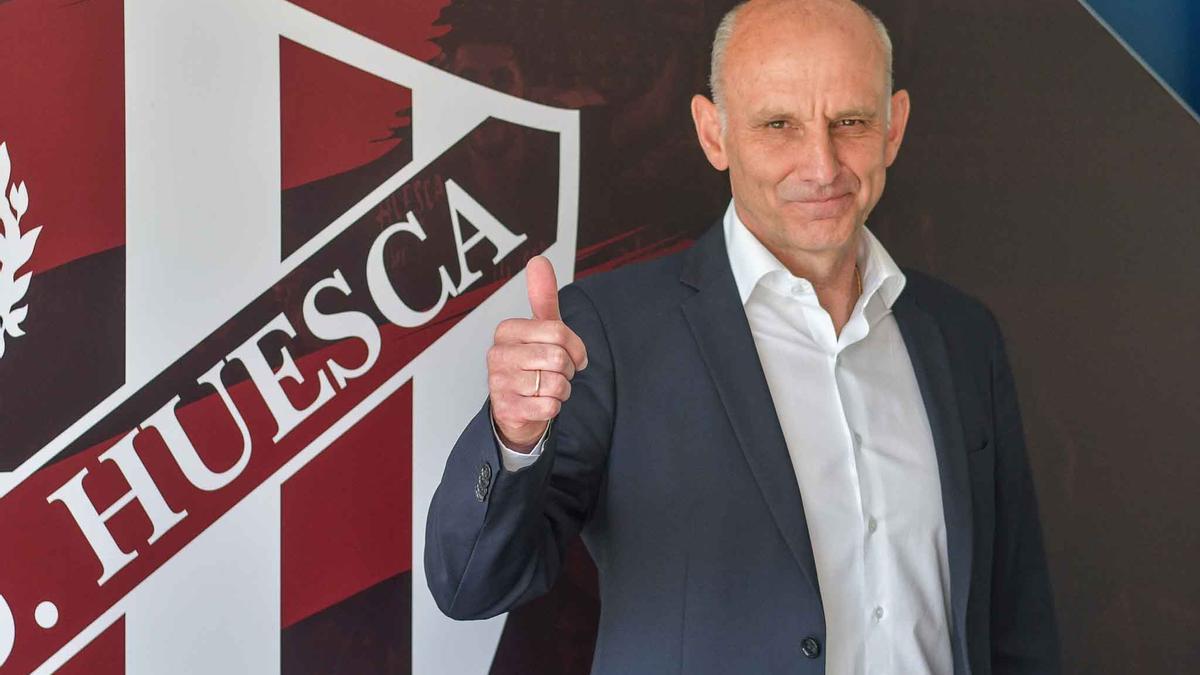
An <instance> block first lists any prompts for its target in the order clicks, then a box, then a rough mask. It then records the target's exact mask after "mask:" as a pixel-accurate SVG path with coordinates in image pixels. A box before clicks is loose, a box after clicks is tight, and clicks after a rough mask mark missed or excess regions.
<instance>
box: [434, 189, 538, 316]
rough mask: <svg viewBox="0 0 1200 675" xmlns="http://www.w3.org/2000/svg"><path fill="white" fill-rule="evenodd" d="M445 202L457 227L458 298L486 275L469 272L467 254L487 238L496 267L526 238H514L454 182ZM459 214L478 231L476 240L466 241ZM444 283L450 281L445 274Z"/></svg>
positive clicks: (447, 190) (455, 229) (452, 222)
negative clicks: (491, 244) (491, 247)
mask: <svg viewBox="0 0 1200 675" xmlns="http://www.w3.org/2000/svg"><path fill="white" fill-rule="evenodd" d="M446 201H447V202H449V203H450V222H451V224H453V225H454V243H455V244H456V245H457V248H458V272H459V276H458V278H459V282H458V288H457V289H455V291H454V294H455V295H458V294H459V293H462V292H463V291H465V290H467V287H468V286H470V285H471V284H473V283H475V281H477V280H478V279H479V277H481V276H483V274H481V273H479V272H473V271H471V270H470V269H468V268H467V251H469V250H471V249H472V248H474V247H475V245H476V244H478V243H479V242H480V241H481V240H482V239H484V238H485V237H486V238H487V239H490V240H491V242H492V243H493V244H495V246H496V255H494V256H492V264H493V265H495V264H497V263H499V262H500V261H501V260H503V259H504V256H506V255H508V254H509V253H512V251H513V249H514V248H516V247H518V246H520V245H521V242H523V241H525V239H526V237H525V235H523V234H513V233H512V232H511V231H510V230H509V229H508V228H507V227H504V225H503V224H501V223H500V221H499V220H497V219H496V216H493V215H492V214H490V213H488V211H487V209H485V208H483V206H482V205H480V203H479V202H477V201H475V198H474V197H472V196H471V195H469V194H467V191H466V190H464V189H462V188H461V187H459V186H458V183H455V182H454V181H453V180H447V181H446ZM459 214H461V215H464V216H466V217H467V220H469V221H471V224H472V225H474V226H475V229H476V230H477V232H475V236H473V237H471V238H470V239H468V240H467V241H463V236H462V224H461V223H460V222H459ZM442 270H445V268H442ZM442 279H443V281H449V280H450V279H449V276H448V275H445V274H444V273H443V276H442Z"/></svg>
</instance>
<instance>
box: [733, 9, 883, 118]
mask: <svg viewBox="0 0 1200 675" xmlns="http://www.w3.org/2000/svg"><path fill="white" fill-rule="evenodd" d="M722 51H723V54H721V58H720V61H721V63H720V64H717V63H714V66H718V67H719V70H720V72H719V73H714V75H716V76H717V77H719V79H720V85H722V86H721V87H720V89H723V90H727V91H736V90H737V89H738V87H739V84H743V83H747V82H748V81H750V80H753V79H756V78H759V77H762V76H770V75H771V73H770V72H765V71H767V70H768V69H770V68H772V67H773V64H774V65H775V66H776V67H777V65H778V64H779V63H780V61H779V60H777V59H774V58H772V57H774V56H777V55H779V54H780V53H785V52H787V53H793V54H794V53H804V54H807V55H808V57H809V58H807V59H800V61H801V62H804V61H809V62H813V63H815V62H817V61H820V60H822V59H832V58H844V59H846V61H847V62H849V63H857V64H859V65H860V66H861V67H862V68H863V69H864V70H865V71H868V76H869V77H872V78H875V77H876V76H877V79H878V82H879V87H880V88H881V89H883V90H884V91H883V92H882V93H883V94H884V95H887V94H890V93H891V92H890V91H886V89H887V88H888V87H887V84H886V83H887V81H888V79H889V78H888V69H889V64H888V63H887V55H886V53H885V47H884V45H883V43H882V39H881V37H880V35H879V29H877V27H876V25H875V23H874V21H873V19H872V18H871V17H870V16H869V15H868V14H867V13H866V12H865V11H863V9H862V8H861V7H859V6H858V5H857V4H855V3H854V2H851V1H849V0H754V1H752V2H748V3H746V4H745V5H743V6H741V7H740V8H738V9H737V10H736V17H735V20H734V23H733V30H732V32H731V33H730V34H729V36H728V41H727V42H726V44H725V45H723V50H722ZM714 93H715V94H717V95H718V98H725V97H724V96H721V95H720V93H718V92H714ZM721 103H724V101H720V100H719V101H718V104H721Z"/></svg>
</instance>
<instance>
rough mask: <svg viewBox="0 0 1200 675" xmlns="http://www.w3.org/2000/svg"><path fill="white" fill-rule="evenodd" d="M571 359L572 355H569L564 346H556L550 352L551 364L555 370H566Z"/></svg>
mask: <svg viewBox="0 0 1200 675" xmlns="http://www.w3.org/2000/svg"><path fill="white" fill-rule="evenodd" d="M570 361H571V357H570V356H568V355H567V352H566V350H564V349H563V348H562V347H556V348H554V350H553V351H552V352H551V353H550V364H551V365H552V366H554V369H555V370H559V371H565V370H566V369H567V365H568V364H569V363H570Z"/></svg>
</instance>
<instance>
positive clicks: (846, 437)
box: [497, 203, 953, 675]
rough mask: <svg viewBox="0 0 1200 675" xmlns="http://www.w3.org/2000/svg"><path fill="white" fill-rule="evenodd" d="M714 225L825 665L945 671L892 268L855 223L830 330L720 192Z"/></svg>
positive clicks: (941, 590)
mask: <svg viewBox="0 0 1200 675" xmlns="http://www.w3.org/2000/svg"><path fill="white" fill-rule="evenodd" d="M724 229H725V241H726V245H727V249H728V253H729V264H730V266H731V267H732V270H733V277H734V280H735V282H736V283H737V290H738V293H739V295H740V296H741V299H742V303H743V305H744V306H745V309H746V318H747V319H748V321H749V324H750V330H751V333H752V334H753V336H754V344H755V346H756V347H757V349H758V356H759V360H760V362H761V363H762V368H763V372H764V374H765V375H766V380H767V385H768V387H769V389H770V391H771V397H772V399H773V401H774V404H775V410H776V412H777V413H778V416H779V424H780V426H781V428H782V430H783V436H784V440H785V442H786V443H787V447H788V453H789V454H790V455H791V459H792V467H793V469H794V470H795V472H796V482H797V484H798V485H799V488H800V495H801V499H802V502H803V504H804V514H805V519H806V521H807V524H808V532H809V537H810V538H811V540H812V545H813V559H814V561H815V562H816V566H817V578H818V582H819V585H820V589H821V601H822V603H823V605H824V608H825V626H826V635H825V641H824V642H825V655H826V659H827V661H826V672H827V673H830V675H875V674H876V673H880V674H883V673H891V674H895V675H923V674H931V675H943V674H949V673H951V672H953V662H952V660H951V653H950V632H949V627H948V623H947V617H948V616H949V598H950V575H949V568H948V562H947V557H946V527H945V521H944V518H943V512H942V492H941V483H940V480H939V478H938V464H937V456H936V454H935V452H934V447H933V435H932V432H931V430H930V427H929V421H928V418H927V416H926V413H925V406H924V403H923V401H922V399H921V394H920V390H919V389H918V387H917V381H916V375H915V374H914V372H913V368H912V363H911V362H910V361H909V357H908V352H907V350H906V349H905V346H904V341H903V339H902V337H901V335H900V328H899V326H898V325H897V323H896V320H895V317H893V316H892V312H891V306H892V303H894V302H895V301H896V298H897V297H898V296H899V295H900V292H901V290H903V288H904V281H905V280H904V274H903V273H902V272H901V271H900V268H899V267H897V266H896V264H895V262H893V261H892V258H891V256H889V255H888V253H887V251H885V250H884V248H883V246H882V245H881V244H880V243H879V241H878V240H877V239H875V237H874V235H872V234H871V232H870V231H869V230H867V228H866V227H863V228H862V229H861V232H860V233H861V236H860V238H859V239H860V245H859V251H858V265H859V270H860V271H861V274H862V291H863V292H862V295H861V297H860V298H859V299H858V302H857V304H856V305H855V307H854V310H853V312H852V313H851V315H850V319H849V321H847V323H846V325H845V326H844V327H843V328H842V332H841V334H840V335H838V334H837V333H836V331H835V330H834V326H833V320H832V319H831V318H830V316H829V313H828V312H826V311H825V309H824V308H822V307H821V305H820V303H819V302H818V300H817V295H816V293H815V292H814V291H813V287H812V284H810V283H809V282H808V281H807V280H805V279H802V278H799V277H796V276H793V275H792V274H791V273H790V272H789V271H788V270H787V269H786V268H785V267H784V266H783V264H782V263H780V262H779V260H778V259H777V258H776V257H775V256H774V255H773V254H771V252H770V251H768V250H767V249H766V247H764V246H763V245H762V243H761V242H759V240H758V239H757V238H756V237H755V236H754V235H753V234H752V233H751V232H750V231H749V230H748V229H746V226H745V225H744V224H743V223H742V222H741V219H740V218H739V217H738V215H737V212H736V211H735V209H734V208H733V204H732V203H730V205H729V208H728V210H727V211H726V213H725V220H724ZM498 438H499V437H498V436H497V439H498ZM543 441H544V437H543ZM541 450H542V443H541V442H539V444H538V445H537V447H535V448H534V450H533V451H532V452H531V453H529V454H525V453H520V452H515V451H513V450H510V449H508V448H506V447H504V446H503V443H501V453H502V461H503V464H504V467H505V469H507V470H509V471H516V470H520V469H522V468H524V467H527V466H529V465H530V464H532V463H533V462H535V461H536V460H537V458H538V456H539V455H540V454H541Z"/></svg>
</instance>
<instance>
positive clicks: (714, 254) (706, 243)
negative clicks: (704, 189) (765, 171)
mask: <svg viewBox="0 0 1200 675" xmlns="http://www.w3.org/2000/svg"><path fill="white" fill-rule="evenodd" d="M681 280H682V281H683V282H684V283H685V284H688V285H689V286H691V287H693V288H695V289H696V290H697V291H699V292H698V293H696V294H695V295H693V296H691V297H690V298H688V299H687V300H686V301H685V302H684V303H683V305H682V307H683V313H684V315H685V317H686V318H687V322H688V326H689V327H690V328H691V330H692V333H693V335H694V336H695V338H696V343H697V344H698V345H699V348H700V353H701V355H702V357H703V358H704V363H705V365H706V366H707V367H708V371H709V374H710V375H711V376H712V379H713V383H714V384H715V385H716V389H717V393H718V395H719V396H720V399H721V403H722V404H723V406H724V408H725V412H726V414H727V415H728V417H729V422H730V424H731V425H732V426H733V431H734V434H735V436H736V437H737V440H738V444H739V445H740V446H741V449H742V452H743V453H744V454H745V455H746V461H747V463H748V464H749V465H750V470H751V472H752V473H753V475H754V479H755V480H756V481H757V483H758V487H759V489H760V490H762V493H763V496H764V497H765V498H766V502H767V505H768V507H769V508H770V511H771V515H772V516H773V517H774V519H775V523H776V525H778V527H779V530H780V532H781V533H782V534H783V538H784V540H785V541H787V545H788V547H789V548H790V549H791V551H792V555H793V556H795V558H796V562H797V563H798V564H799V565H800V569H801V570H802V571H803V573H804V575H805V576H806V577H807V578H808V580H809V582H810V583H811V584H812V586H813V588H814V589H817V588H818V586H817V572H816V564H815V563H814V562H813V553H812V542H811V540H810V539H809V536H808V525H807V523H806V522H805V519H804V505H803V503H802V502H801V499H800V488H799V486H798V485H797V483H796V472H795V469H793V467H792V462H791V457H790V456H789V455H788V449H787V444H786V442H785V441H784V438H783V430H782V429H781V428H780V426H779V418H778V416H777V415H776V412H775V404H774V402H773V401H772V399H771V392H770V389H769V388H768V387H767V380H766V377H765V376H764V375H763V370H762V365H761V364H760V363H759V360H758V350H757V348H756V347H755V345H754V338H753V336H752V335H751V334H750V325H749V323H748V322H747V321H746V312H745V308H744V307H743V306H742V303H741V298H740V297H739V296H738V292H737V285H736V283H735V282H734V280H733V272H732V271H731V270H730V268H729V258H728V255H727V254H726V252H725V235H724V232H723V230H722V228H721V226H720V224H719V223H718V225H717V226H716V227H714V228H712V229H710V230H709V231H708V232H707V233H706V234H705V235H704V236H703V237H701V239H700V240H699V241H698V242H697V244H696V246H695V247H693V249H692V251H691V254H690V255H689V257H688V261H687V263H686V265H685V269H684V272H683V275H682V277H681ZM818 595H819V593H818Z"/></svg>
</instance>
